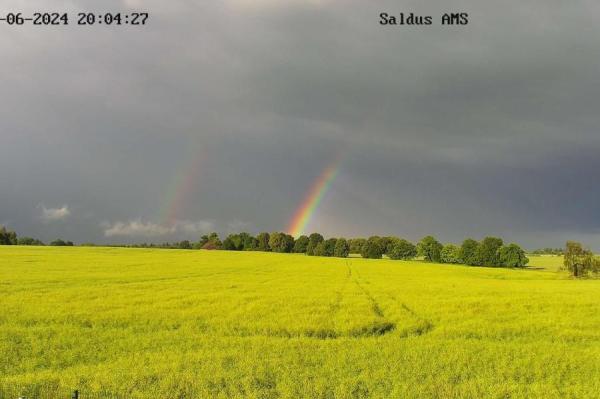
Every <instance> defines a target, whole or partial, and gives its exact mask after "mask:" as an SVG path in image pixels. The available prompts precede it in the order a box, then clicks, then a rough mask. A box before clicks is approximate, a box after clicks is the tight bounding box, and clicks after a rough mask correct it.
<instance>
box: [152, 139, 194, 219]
mask: <svg viewBox="0 0 600 399" xmlns="http://www.w3.org/2000/svg"><path fill="white" fill-rule="evenodd" d="M203 154H204V153H203V151H201V150H197V149H196V150H190V151H189V154H188V156H185V155H184V156H183V157H182V158H183V162H182V164H181V166H180V167H179V168H178V170H179V173H178V174H177V175H176V176H175V177H174V178H173V180H172V181H171V185H170V186H169V189H168V190H167V191H166V192H165V200H164V201H163V203H164V204H165V207H163V208H162V210H161V211H160V221H161V224H162V225H163V226H167V227H171V226H173V225H174V224H175V223H176V222H177V220H178V219H180V218H182V217H183V213H184V212H185V210H186V208H187V207H188V206H189V198H190V197H191V196H192V194H193V192H194V190H195V188H196V187H197V185H198V183H199V180H200V172H201V171H202V161H203V159H204V158H205V157H204V156H203Z"/></svg>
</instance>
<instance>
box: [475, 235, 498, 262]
mask: <svg viewBox="0 0 600 399" xmlns="http://www.w3.org/2000/svg"><path fill="white" fill-rule="evenodd" d="M503 244H504V242H503V241H502V239H501V238H498V237H485V238H484V239H483V240H482V241H481V244H479V247H478V248H477V257H478V259H479V262H480V264H481V265H482V266H500V260H499V259H498V250H499V249H500V248H502V245H503Z"/></svg>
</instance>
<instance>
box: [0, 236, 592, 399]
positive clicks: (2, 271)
mask: <svg viewBox="0 0 600 399" xmlns="http://www.w3.org/2000/svg"><path fill="white" fill-rule="evenodd" d="M550 260H551V262H556V258H554V259H550ZM544 262H545V260H544V258H543V257H540V258H536V259H533V260H532V264H533V265H534V266H535V267H536V268H540V270H507V269H494V268H478V267H466V266H449V265H436V264H426V263H422V262H418V261H415V262H402V261H392V260H387V259H383V260H366V259H359V258H350V259H336V258H319V257H308V256H304V255H291V254H270V253H259V252H224V251H183V250H152V249H118V248H77V247H76V248H49V247H0V397H2V398H15V399H16V398H17V397H18V396H19V395H24V396H27V397H28V398H32V399H35V398H52V399H55V398H69V397H70V392H71V391H73V390H74V389H78V390H79V391H80V392H81V396H80V397H81V398H82V399H84V398H101V397H102V398H104V397H110V398H213V397H214V398H509V397H510V398H598V397H600V281H597V280H596V281H594V280H580V281H575V280H573V279H570V278H569V277H568V276H567V275H566V274H565V273H562V272H556V271H553V270H552V268H550V269H551V270H546V269H542V268H543V267H544ZM553 265H554V263H552V264H550V266H553Z"/></svg>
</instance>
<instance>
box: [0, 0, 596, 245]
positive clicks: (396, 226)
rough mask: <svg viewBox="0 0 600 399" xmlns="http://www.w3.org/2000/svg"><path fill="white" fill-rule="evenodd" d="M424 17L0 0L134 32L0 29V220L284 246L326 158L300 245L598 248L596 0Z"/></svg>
mask: <svg viewBox="0 0 600 399" xmlns="http://www.w3.org/2000/svg"><path fill="white" fill-rule="evenodd" d="M424 3H425V2H422V1H404V2H402V1H362V0H361V1H326V0H321V1H318V0H313V1H275V0H222V1H173V2H171V1H169V2H167V1H141V0H139V1H134V0H129V1H116V0H113V1H104V2H102V7H100V8H99V6H98V4H99V3H98V2H94V1H77V0H72V1H31V2H28V5H26V6H23V5H22V2H20V1H16V0H10V1H5V2H3V5H2V10H1V11H2V12H4V11H23V12H25V13H31V12H33V11H38V10H51V9H52V10H64V11H69V12H70V13H71V14H72V15H73V17H72V23H73V22H75V19H76V18H75V17H74V15H75V14H76V13H77V12H80V11H92V12H95V13H97V12H106V11H113V12H117V11H121V12H126V11H130V10H137V9H141V10H145V11H148V12H150V20H149V23H148V25H147V26H145V27H106V26H95V27H79V26H76V25H71V26H69V27H58V28H57V27H54V28H43V27H32V26H23V27H14V26H13V27H9V26H7V25H5V24H3V25H0V57H1V58H0V93H1V94H0V139H1V141H0V224H6V225H8V226H9V227H11V228H13V229H16V230H17V232H19V233H20V234H21V235H31V236H35V237H40V238H42V239H44V240H49V239H53V238H56V237H62V238H65V239H71V240H74V241H76V242H83V241H96V242H125V241H127V242H131V241H163V240H175V239H183V238H189V239H196V238H197V237H198V236H199V235H200V234H201V233H202V232H205V231H208V230H212V229H215V230H217V231H219V232H223V233H225V232H227V231H233V230H248V231H252V232H258V231H263V230H266V231H274V230H283V229H285V228H286V227H287V225H288V223H289V220H290V218H291V217H292V215H293V214H294V212H295V210H296V209H297V208H298V207H299V206H300V204H301V203H302V200H303V198H304V197H305V195H306V194H307V192H308V190H309V189H310V187H311V185H312V183H313V182H314V181H315V179H316V178H317V177H318V176H319V174H320V173H321V171H322V170H323V169H324V168H325V167H326V166H327V165H328V164H329V163H330V162H331V160H332V159H334V158H335V157H340V159H341V168H340V173H339V176H338V178H337V179H336V180H335V181H334V183H333V184H332V186H331V189H330V191H329V192H328V193H327V194H326V195H325V197H324V199H323V202H322V204H321V206H320V207H319V208H318V210H317V212H316V213H315V215H314V218H313V219H312V221H311V223H310V225H309V229H308V230H311V231H312V230H317V231H320V232H322V233H325V234H326V235H336V236H339V235H343V236H368V235H371V234H381V235H383V234H393V235H398V236H403V237H407V238H409V239H413V240H416V239H418V238H420V237H421V236H423V235H425V234H434V235H436V236H438V238H439V239H441V240H442V241H445V242H446V241H455V242H459V241H462V239H463V238H465V237H466V236H473V237H475V238H480V237H481V236H483V235H486V234H494V235H500V236H502V237H504V238H505V239H506V240H507V241H516V242H520V243H522V244H523V245H525V246H526V247H528V248H535V247H538V246H560V245H562V244H563V243H564V241H565V240H566V239H579V240H582V241H584V242H585V243H586V244H587V245H590V246H592V247H595V248H599V247H600V242H599V238H600V185H599V184H598V180H599V179H598V173H599V172H598V171H599V170H600V157H599V154H600V152H599V150H600V131H599V126H600V5H599V4H598V3H597V2H596V1H574V2H565V1H548V0H544V1H529V2H522V1H491V2H482V1H475V0H473V1H438V2H433V1H431V2H427V4H424ZM380 12H388V13H390V14H398V13H400V12H404V13H410V12H414V13H416V14H419V15H431V16H433V19H434V24H433V25H432V26H429V27H409V26H404V27H382V26H380V25H379V23H378V21H379V18H378V15H379V13H380ZM444 12H468V13H469V19H470V22H469V24H468V25H467V26H463V27H444V26H441V25H440V18H441V15H442V14H443V13H444Z"/></svg>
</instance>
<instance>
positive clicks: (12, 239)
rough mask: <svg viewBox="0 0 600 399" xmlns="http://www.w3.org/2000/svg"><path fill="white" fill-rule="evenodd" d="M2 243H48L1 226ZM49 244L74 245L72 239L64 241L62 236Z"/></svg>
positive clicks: (37, 244) (0, 241)
mask: <svg viewBox="0 0 600 399" xmlns="http://www.w3.org/2000/svg"><path fill="white" fill-rule="evenodd" d="M0 245H36V246H42V245H46V244H44V243H43V242H42V241H41V240H38V239H36V238H31V237H18V236H17V233H15V232H14V231H12V230H8V229H7V228H6V227H4V226H0ZM49 245H52V246H56V247H63V246H71V247H72V246H73V242H72V241H64V240H61V239H60V238H59V239H57V240H54V241H51V242H50V243H49Z"/></svg>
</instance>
